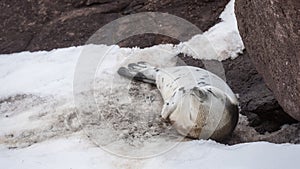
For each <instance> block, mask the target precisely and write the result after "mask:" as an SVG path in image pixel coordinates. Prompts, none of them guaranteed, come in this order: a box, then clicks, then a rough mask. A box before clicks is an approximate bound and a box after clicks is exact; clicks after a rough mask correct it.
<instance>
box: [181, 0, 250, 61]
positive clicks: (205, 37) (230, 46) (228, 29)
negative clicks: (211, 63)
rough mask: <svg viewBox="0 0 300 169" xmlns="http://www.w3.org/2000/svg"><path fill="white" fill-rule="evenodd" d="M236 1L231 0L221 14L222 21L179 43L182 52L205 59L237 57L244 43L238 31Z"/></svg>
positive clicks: (220, 59)
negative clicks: (235, 11)
mask: <svg viewBox="0 0 300 169" xmlns="http://www.w3.org/2000/svg"><path fill="white" fill-rule="evenodd" d="M234 2H235V0H231V1H230V2H229V3H228V4H227V6H226V8H225V10H224V11H223V12H222V14H221V15H220V18H221V19H222V21H221V22H220V23H218V24H216V25H215V26H213V27H212V28H210V29H209V30H208V31H207V32H204V33H203V34H201V35H196V36H194V37H193V38H192V39H191V40H189V41H187V42H184V43H181V44H179V46H178V47H179V48H180V50H181V52H182V53H185V54H187V55H189V56H192V57H194V58H195V59H204V60H212V59H214V60H219V61H222V60H225V59H227V58H232V59H234V58H236V57H237V56H238V54H239V53H242V52H243V49H244V48H245V47H244V44H243V41H242V38H241V36H240V34H239V31H238V26H237V21H236V17H235V13H234Z"/></svg>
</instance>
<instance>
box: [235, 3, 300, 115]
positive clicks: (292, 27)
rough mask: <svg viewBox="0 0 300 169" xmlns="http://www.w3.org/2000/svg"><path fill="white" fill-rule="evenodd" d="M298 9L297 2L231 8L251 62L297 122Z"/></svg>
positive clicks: (299, 82) (299, 80) (299, 103)
mask: <svg viewBox="0 0 300 169" xmlns="http://www.w3.org/2000/svg"><path fill="white" fill-rule="evenodd" d="M299 7H300V1H299V0H287V1H284V2H283V1H279V0H266V1H256V0H254V1H244V0H237V1H236V5H235V11H236V16H237V21H238V25H239V30H240V33H241V36H242V39H243V41H244V43H245V46H246V48H247V51H248V52H249V56H250V58H251V60H252V62H253V63H254V65H255V67H256V68H257V70H258V72H259V73H260V74H261V75H262V77H263V78H264V80H265V82H266V84H267V85H268V87H269V88H270V89H271V90H272V91H273V93H274V95H275V98H276V100H278V102H279V104H280V105H281V106H282V108H283V109H284V110H285V111H286V112H287V113H288V114H289V115H290V116H292V117H293V118H295V119H297V120H300V53H299V51H300V44H299V42H300V37H299V33H300V32H299V28H300V22H299V21H300V13H299ZM269 100H271V101H272V102H273V103H274V102H275V101H274V100H272V98H269ZM273 103H272V104H273Z"/></svg>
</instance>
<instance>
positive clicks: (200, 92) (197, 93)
mask: <svg viewBox="0 0 300 169" xmlns="http://www.w3.org/2000/svg"><path fill="white" fill-rule="evenodd" d="M192 94H193V95H195V96H197V97H198V98H200V99H205V98H206V97H207V95H206V93H205V91H204V90H201V89H200V88H198V87H194V88H193V89H192Z"/></svg>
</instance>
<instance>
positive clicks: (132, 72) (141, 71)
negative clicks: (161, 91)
mask: <svg viewBox="0 0 300 169" xmlns="http://www.w3.org/2000/svg"><path fill="white" fill-rule="evenodd" d="M157 72H158V69H157V68H155V67H152V66H150V65H149V64H147V63H146V62H138V63H130V64H129V65H128V68H125V67H121V68H119V70H118V74H119V75H121V76H124V77H126V78H128V79H134V80H137V81H142V82H145V83H152V84H155V81H156V74H157Z"/></svg>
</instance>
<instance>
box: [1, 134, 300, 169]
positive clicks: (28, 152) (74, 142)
mask: <svg viewBox="0 0 300 169" xmlns="http://www.w3.org/2000/svg"><path fill="white" fill-rule="evenodd" d="M299 150H300V145H290V144H284V145H274V144H270V143H266V142H258V143H249V144H240V145H235V146H226V145H221V144H218V143H215V142H213V141H191V142H185V143H181V144H180V145H178V146H177V147H176V148H174V149H172V150H171V151H169V152H167V153H165V154H162V155H159V156H156V157H153V158H149V159H126V158H121V157H117V156H114V155H112V154H109V153H107V152H105V151H103V150H102V149H101V148H99V147H96V146H94V145H92V144H90V143H89V142H87V141H86V140H84V139H81V138H78V137H76V136H73V137H69V138H61V139H56V140H48V141H46V142H43V143H39V144H36V145H33V146H31V147H28V148H24V149H20V150H8V149H6V148H0V151H1V154H0V163H1V166H5V167H4V168H10V169H19V168H43V169H48V168H49V169H51V168H57V169H60V168H61V169H65V168H72V169H77V168H78V169H83V168H89V169H91V168H110V169H114V168H116V169H118V168H144V169H152V168H164V169H168V168H170V169H176V168H204V169H215V168H223V169H235V168H236V169H253V168H264V169H266V168H269V169H282V168H289V169H297V168H298V167H299V162H298V158H299V155H300V153H299V152H300V151H299Z"/></svg>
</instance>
